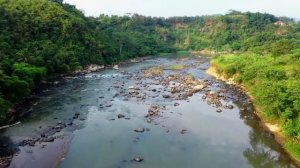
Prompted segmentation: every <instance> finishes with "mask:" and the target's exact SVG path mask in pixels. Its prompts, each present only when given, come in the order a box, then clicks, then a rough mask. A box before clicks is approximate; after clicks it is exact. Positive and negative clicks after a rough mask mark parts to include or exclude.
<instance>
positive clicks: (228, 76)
mask: <svg viewBox="0 0 300 168" xmlns="http://www.w3.org/2000/svg"><path fill="white" fill-rule="evenodd" d="M222 57H223V58H217V61H213V63H212V64H211V66H210V68H209V69H207V71H206V72H207V73H208V74H210V75H212V76H214V77H216V79H219V80H222V81H224V82H226V83H228V84H230V85H235V86H237V87H239V88H242V89H243V91H244V92H245V93H246V94H247V95H248V96H249V97H250V99H251V100H252V102H253V105H254V107H255V113H256V114H257V116H258V117H259V118H260V119H261V122H260V125H261V126H262V127H263V128H264V129H266V130H267V131H269V132H271V133H272V134H273V135H274V139H275V140H276V141H277V142H278V143H279V144H281V145H282V147H283V148H284V149H285V151H286V152H287V153H288V154H289V155H290V156H291V158H292V159H293V160H294V161H295V162H296V163H297V164H298V165H300V158H299V155H298V153H297V152H298V151H297V150H296V149H293V148H292V149H291V148H288V147H287V143H290V142H291V141H294V139H293V138H292V137H288V136H286V134H285V132H284V128H283V126H282V125H283V123H282V121H280V119H274V118H272V119H271V118H270V117H267V116H266V113H265V112H264V111H263V110H262V109H263V108H262V107H261V106H260V105H258V104H257V99H255V96H253V94H252V93H251V89H253V88H249V86H247V85H245V84H243V82H239V83H237V82H236V81H241V78H243V77H244V76H242V77H241V74H239V72H240V71H239V69H238V68H236V67H234V66H241V65H234V63H233V62H234V61H232V60H231V61H230V63H228V62H227V65H226V63H224V64H221V65H220V64H218V63H220V62H221V61H220V59H224V57H226V56H222ZM215 59H216V58H215ZM218 61H220V62H218ZM222 61H223V60H222ZM222 63H223V62H222ZM242 75H243V74H242ZM248 75H249V74H248ZM265 89H266V90H268V88H265ZM273 91H274V92H275V90H273ZM252 92H253V91H252ZM294 145H295V144H294ZM296 145H297V144H296Z"/></svg>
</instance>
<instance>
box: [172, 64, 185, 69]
mask: <svg viewBox="0 0 300 168" xmlns="http://www.w3.org/2000/svg"><path fill="white" fill-rule="evenodd" d="M184 68H185V66H184V65H183V64H174V65H170V66H169V67H168V69H170V70H183V69H184Z"/></svg>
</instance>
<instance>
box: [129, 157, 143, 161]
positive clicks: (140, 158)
mask: <svg viewBox="0 0 300 168" xmlns="http://www.w3.org/2000/svg"><path fill="white" fill-rule="evenodd" d="M143 160H144V158H142V157H141V156H138V157H135V158H133V159H132V161H135V162H142V161H143Z"/></svg>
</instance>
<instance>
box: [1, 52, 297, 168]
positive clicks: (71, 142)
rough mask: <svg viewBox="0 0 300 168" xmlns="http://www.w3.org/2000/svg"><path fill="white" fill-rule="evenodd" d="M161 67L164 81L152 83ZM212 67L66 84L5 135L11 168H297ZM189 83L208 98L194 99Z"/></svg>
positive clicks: (196, 61) (131, 71)
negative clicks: (209, 71) (188, 79)
mask: <svg viewBox="0 0 300 168" xmlns="http://www.w3.org/2000/svg"><path fill="white" fill-rule="evenodd" d="M174 64H182V65H184V68H178V69H176V68H170V66H171V65H174ZM157 66H158V67H160V68H162V69H163V71H162V72H161V74H158V75H157V76H154V77H151V76H150V77H146V76H145V73H144V71H145V70H147V69H149V68H151V67H157ZM171 67H172V66H171ZM208 67H209V59H208V58H206V57H200V56H198V57H187V58H171V57H170V58H168V57H156V58H153V59H148V60H144V61H142V62H140V63H132V64H127V65H122V66H121V67H120V70H118V71H117V70H113V69H105V70H102V71H100V72H96V73H90V74H86V75H84V76H77V77H68V78H65V79H64V80H63V81H62V82H61V83H60V84H59V85H57V86H54V87H50V88H49V89H47V90H44V91H43V92H42V93H40V95H39V101H38V102H37V103H36V104H35V105H34V106H33V107H32V108H31V109H30V111H31V112H30V113H29V114H28V115H27V116H26V117H24V118H23V119H22V120H21V122H22V123H21V124H20V125H17V126H14V127H11V128H8V129H6V130H3V131H2V132H1V134H0V135H1V139H0V143H1V144H2V147H1V148H3V149H2V151H5V150H6V151H10V150H11V151H13V150H14V152H15V150H16V152H15V153H14V155H13V157H12V161H11V163H10V166H9V167H11V168H21V167H22V168H48V167H49V168H52V167H61V168H83V167H86V168H99V167H101V168H139V167H140V168H156V167H157V168H174V167H176V168H177V167H178V168H183V167H187V168H198V167H205V168H220V167H222V168H227V167H228V168H235V167H236V168H247V167H257V168H262V167H263V168H268V167H270V168H271V167H272V168H273V167H297V165H296V164H295V163H294V162H293V161H292V160H291V159H290V157H289V156H288V155H287V154H286V153H285V152H284V150H283V149H282V147H281V146H280V145H279V144H278V143H277V142H276V141H275V139H274V136H273V135H272V134H271V133H270V132H268V131H266V130H264V128H263V127H262V126H260V120H259V119H258V118H257V117H256V115H255V114H254V112H253V106H252V104H251V102H250V101H249V99H248V97H247V96H246V95H244V94H243V93H242V92H240V90H238V89H235V88H234V87H232V86H229V85H227V84H225V83H223V82H221V81H217V80H216V79H215V78H213V77H212V76H210V75H208V74H207V73H206V72H205V70H206V69H207V68H208ZM187 76H193V77H194V79H193V80H194V81H196V82H199V81H201V82H202V86H204V88H203V89H202V88H201V89H200V91H199V92H193V93H192V94H191V93H190V92H189V91H190V88H187V87H185V86H184V84H186V83H184V82H183V81H184V80H183V79H185V77H187ZM193 77H191V78H193ZM194 81H192V82H194ZM185 82H186V81H185ZM180 87H181V88H182V89H181V90H180V89H179V90H177V91H176V90H175V91H174V90H172V89H174V88H180ZM171 92H172V93H171ZM151 111H152V112H151ZM217 111H218V112H217ZM150 112H151V113H150ZM4 149H5V150H4ZM134 159H135V160H134ZM138 161H141V162H138Z"/></svg>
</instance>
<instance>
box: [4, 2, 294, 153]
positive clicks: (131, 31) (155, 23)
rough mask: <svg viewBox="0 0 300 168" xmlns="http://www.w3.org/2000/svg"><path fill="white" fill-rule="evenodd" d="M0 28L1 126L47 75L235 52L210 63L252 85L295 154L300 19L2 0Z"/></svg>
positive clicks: (154, 72) (155, 71) (156, 70)
mask: <svg viewBox="0 0 300 168" xmlns="http://www.w3.org/2000/svg"><path fill="white" fill-rule="evenodd" d="M0 32H1V33H0V123H3V122H5V117H6V112H7V110H8V108H9V107H10V106H11V105H12V104H13V103H15V102H16V101H18V100H21V99H22V98H24V97H26V96H27V95H29V94H30V93H31V90H32V89H34V88H35V87H36V86H38V85H39V83H40V82H42V81H43V80H45V79H47V77H48V76H55V75H58V74H62V73H68V72H72V71H74V70H78V69H82V68H84V67H86V66H87V65H89V64H92V63H93V64H99V65H105V64H113V63H118V62H119V61H122V60H126V59H129V58H134V57H137V56H146V55H159V53H160V55H165V56H168V54H166V53H171V52H177V53H178V55H179V56H185V55H187V53H188V52H187V51H189V50H194V51H199V50H206V51H213V52H214V53H223V54H224V53H236V54H231V55H226V56H221V57H218V58H216V59H215V60H213V65H215V66H216V67H217V68H218V70H219V71H220V72H221V73H225V74H226V75H228V76H232V75H236V76H237V78H236V81H237V82H239V83H242V84H244V85H245V86H247V87H248V88H249V90H250V92H251V94H252V95H253V96H254V97H255V103H256V104H257V105H258V106H259V107H260V108H261V109H262V111H263V112H264V116H265V117H266V118H270V119H274V120H276V121H277V122H278V123H280V124H282V127H283V129H284V132H285V134H286V135H287V136H288V137H291V138H290V139H291V140H290V141H289V142H288V143H287V148H288V149H290V150H296V152H294V153H296V154H297V155H298V156H300V150H299V149H300V147H299V146H300V145H298V144H300V143H299V140H300V119H299V111H300V99H299V97H300V87H299V86H300V81H299V79H300V75H299V74H300V66H299V65H300V62H299V61H300V49H299V46H300V24H299V23H297V22H294V21H293V20H292V19H289V18H285V17H275V16H273V15H270V14H262V13H250V12H247V13H242V12H239V11H230V12H229V13H228V14H226V15H212V16H196V17H171V18H160V17H155V18H153V17H145V16H141V15H137V14H134V15H126V16H107V15H100V16H99V17H85V16H84V14H83V13H82V12H81V11H79V10H77V9H76V8H75V7H74V6H72V5H69V4H66V3H63V1H62V0H30V1H29V0H0ZM170 68H172V69H182V68H183V67H181V66H180V65H174V66H172V67H170ZM162 71H163V69H162V68H161V67H156V68H154V69H150V70H148V71H146V72H145V73H146V74H149V75H159V74H160V73H161V72H162Z"/></svg>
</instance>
